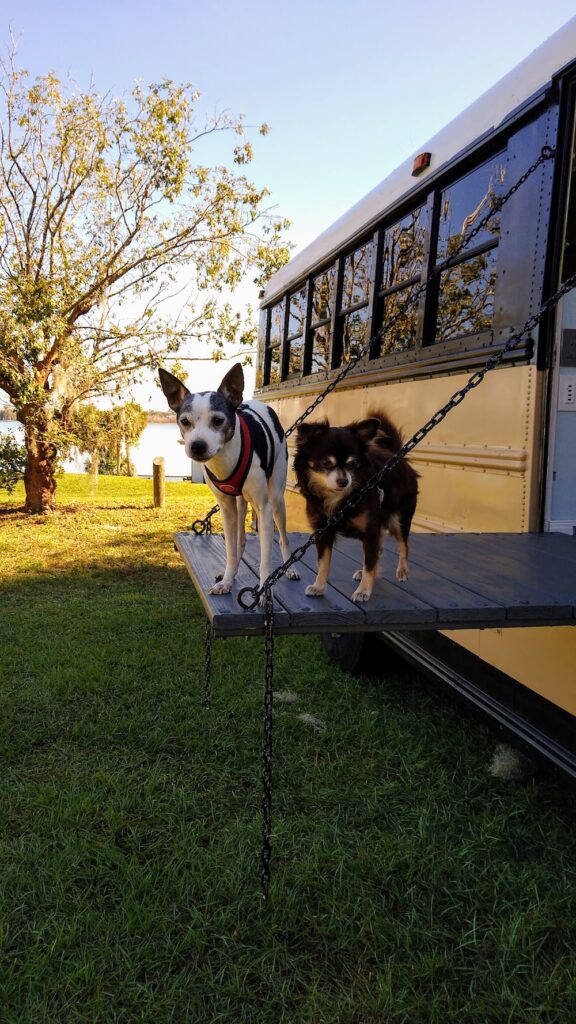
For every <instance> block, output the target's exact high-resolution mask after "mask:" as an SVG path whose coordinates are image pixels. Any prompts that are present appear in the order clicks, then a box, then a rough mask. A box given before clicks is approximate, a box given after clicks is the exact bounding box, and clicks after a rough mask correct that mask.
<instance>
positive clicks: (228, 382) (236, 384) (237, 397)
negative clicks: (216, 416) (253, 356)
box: [218, 363, 244, 408]
mask: <svg viewBox="0 0 576 1024" xmlns="http://www.w3.org/2000/svg"><path fill="white" fill-rule="evenodd" d="M218 391H219V392H220V394H221V395H224V398H227V399H228V401H229V402H230V405H233V406H234V408H236V406H238V405H240V403H241V401H242V399H243V398H244V371H243V370H242V363H234V366H233V367H232V369H231V370H228V373H227V374H226V376H225V377H224V379H223V380H222V381H221V383H220V387H219V388H218Z"/></svg>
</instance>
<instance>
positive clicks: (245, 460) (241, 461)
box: [204, 410, 252, 498]
mask: <svg viewBox="0 0 576 1024" xmlns="http://www.w3.org/2000/svg"><path fill="white" fill-rule="evenodd" d="M236 415H237V417H238V419H239V420H240V455H239V456H238V462H237V463H236V466H235V468H234V470H233V472H232V473H231V474H230V476H227V477H226V479H225V480H218V478H217V477H215V476H214V474H213V473H211V472H210V470H209V469H208V466H204V472H205V473H206V475H207V476H208V477H209V478H210V480H211V481H212V483H213V484H214V487H217V488H218V490H219V491H222V494H229V495H231V496H232V497H233V498H238V497H239V496H240V495H241V494H242V488H243V486H244V481H245V480H246V477H247V476H248V470H249V469H250V463H251V462H252V438H251V436H250V430H249V429H248V424H247V423H246V420H245V419H244V417H243V416H242V415H241V413H239V412H238V410H236Z"/></svg>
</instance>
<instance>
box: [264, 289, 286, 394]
mask: <svg viewBox="0 0 576 1024" xmlns="http://www.w3.org/2000/svg"><path fill="white" fill-rule="evenodd" d="M284 314H285V307H284V300H282V301H281V302H277V303H276V305H275V306H272V309H271V310H270V318H269V321H268V331H267V339H266V355H265V359H264V384H277V383H278V381H279V380H280V362H281V354H282V341H283V338H284V319H285V315H284Z"/></svg>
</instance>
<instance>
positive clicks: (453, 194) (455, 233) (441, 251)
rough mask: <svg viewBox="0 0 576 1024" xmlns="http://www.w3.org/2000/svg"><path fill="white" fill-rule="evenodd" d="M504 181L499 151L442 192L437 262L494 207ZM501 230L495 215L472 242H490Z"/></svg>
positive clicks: (502, 158)
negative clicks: (495, 155)
mask: <svg viewBox="0 0 576 1024" xmlns="http://www.w3.org/2000/svg"><path fill="white" fill-rule="evenodd" d="M505 181H506V165H505V163H504V156H503V154H502V153H500V154H499V155H498V156H497V157H495V158H493V159H492V160H487V161H486V163H484V164H482V165H481V166H480V167H476V168H475V170H473V171H471V172H470V174H467V175H466V176H465V177H464V178H460V180H459V181H457V182H456V183H455V184H454V185H451V186H450V188H447V189H445V190H444V192H442V193H441V195H440V223H439V226H438V247H437V250H436V260H437V262H441V261H442V260H445V259H448V258H449V257H450V256H451V255H452V254H453V252H454V250H455V249H456V248H457V247H458V245H460V242H461V241H462V238H463V237H464V235H466V234H468V232H469V231H471V230H472V228H473V227H475V225H476V224H477V223H478V221H480V220H481V219H482V218H483V217H485V216H486V214H487V213H489V212H490V210H491V209H493V207H494V200H495V199H496V198H498V196H500V195H501V194H502V193H503V192H504V185H505ZM499 233H500V217H499V216H498V215H495V216H494V217H493V218H492V220H491V221H490V223H489V225H488V227H485V228H483V230H482V231H480V232H479V234H478V235H476V237H475V238H474V240H473V242H472V245H474V246H478V245H482V244H484V243H486V242H491V241H493V240H494V239H497V238H498V235H499Z"/></svg>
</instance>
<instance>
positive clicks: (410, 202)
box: [263, 97, 557, 392]
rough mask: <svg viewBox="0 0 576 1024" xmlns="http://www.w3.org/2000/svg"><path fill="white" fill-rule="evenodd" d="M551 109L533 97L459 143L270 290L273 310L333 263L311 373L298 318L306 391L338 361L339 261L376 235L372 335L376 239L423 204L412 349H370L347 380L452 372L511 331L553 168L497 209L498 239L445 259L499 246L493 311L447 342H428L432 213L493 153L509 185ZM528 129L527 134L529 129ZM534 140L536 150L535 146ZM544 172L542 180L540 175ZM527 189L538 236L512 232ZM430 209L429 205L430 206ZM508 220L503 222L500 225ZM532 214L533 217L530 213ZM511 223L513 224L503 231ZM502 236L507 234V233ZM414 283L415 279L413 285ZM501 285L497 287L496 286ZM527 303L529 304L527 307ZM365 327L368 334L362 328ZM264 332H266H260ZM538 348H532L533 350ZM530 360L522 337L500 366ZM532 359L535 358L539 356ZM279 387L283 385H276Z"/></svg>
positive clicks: (539, 260) (435, 280)
mask: <svg viewBox="0 0 576 1024" xmlns="http://www.w3.org/2000/svg"><path fill="white" fill-rule="evenodd" d="M555 107H556V114H555V116H556V117H557V104H554V103H551V102H544V99H543V97H541V101H540V102H539V103H534V104H533V105H531V106H530V108H528V109H527V110H526V111H525V114H524V116H520V117H519V118H518V120H514V121H512V120H507V121H506V124H505V127H503V129H502V131H499V132H497V133H495V134H494V135H493V136H491V137H490V138H489V139H480V140H478V141H477V142H476V143H475V144H473V145H471V146H470V147H468V148H467V149H466V151H465V152H462V153H460V154H456V155H455V156H454V157H452V158H451V159H450V160H449V161H447V162H446V164H445V165H444V166H443V168H441V169H440V170H439V173H438V175H437V176H435V177H434V178H432V179H431V180H429V181H428V182H426V184H425V185H424V183H423V187H422V189H419V190H414V191H413V192H411V193H410V194H408V195H405V196H403V197H399V199H398V202H397V203H396V205H394V206H391V207H390V208H389V209H388V210H387V211H384V212H383V214H381V215H380V217H379V218H378V219H377V220H375V221H374V223H373V224H372V225H371V226H370V227H369V229H368V231H366V230H364V232H362V233H361V234H359V235H358V236H357V237H356V238H353V239H351V240H350V241H349V242H348V244H347V246H346V247H345V248H343V249H342V250H340V251H339V252H336V253H334V254H332V256H331V257H329V258H327V259H325V260H323V261H322V262H320V261H319V262H318V264H317V265H316V266H314V267H313V268H311V269H310V270H309V271H308V273H307V275H306V277H305V278H304V279H303V280H302V279H301V280H300V281H298V282H296V283H295V284H294V285H292V287H291V288H290V289H289V290H287V291H285V292H284V293H283V294H282V295H278V296H276V298H275V300H274V301H273V302H272V303H271V305H270V307H267V309H271V308H273V307H274V306H275V305H276V304H277V303H278V302H280V301H282V300H284V301H285V300H286V298H287V295H289V294H290V293H292V292H294V291H297V290H299V289H300V288H302V287H304V286H305V285H307V286H308V295H309V300H310V296H311V292H312V289H311V287H310V284H311V282H313V280H314V279H315V278H316V277H318V275H320V274H321V273H323V272H325V271H326V270H328V269H329V268H330V267H335V270H336V289H335V298H334V308H333V315H332V322H331V341H330V353H329V356H330V359H329V366H328V368H327V369H326V370H325V371H322V370H316V371H312V369H311V366H310V361H311V355H312V353H311V344H312V336H313V328H315V327H317V326H318V325H317V324H311V320H310V306H309V307H308V309H307V317H306V324H305V339H304V356H303V366H302V373H301V374H300V375H298V378H297V379H299V383H300V385H302V386H303V387H304V388H305V389H308V390H314V389H315V387H316V386H317V384H318V382H319V381H320V380H326V381H328V380H330V379H331V378H333V377H334V376H335V375H336V373H337V372H338V371H339V369H340V368H341V366H342V363H341V362H340V354H341V337H339V330H340V329H341V326H342V324H343V318H342V315H341V314H343V313H348V312H350V311H351V310H348V309H347V310H345V311H344V310H340V309H339V306H340V302H341V289H342V275H343V264H344V260H345V258H346V256H348V255H349V254H350V253H351V252H354V251H355V250H356V249H358V248H360V247H361V246H362V245H363V244H365V243H366V242H367V241H370V239H372V240H373V241H374V240H376V250H375V253H374V254H373V259H372V271H373V273H372V281H371V298H370V301H369V303H368V306H369V310H370V317H369V327H368V331H367V336H368V337H371V336H372V333H373V329H374V324H375V323H377V304H378V301H379V300H380V295H379V294H378V293H377V290H376V287H375V280H379V278H378V277H377V274H378V273H379V268H380V260H381V246H382V244H383V237H384V232H385V231H386V229H387V228H388V227H390V226H392V225H393V224H394V223H396V222H397V221H398V220H401V219H402V218H403V217H404V216H406V215H407V214H408V213H410V211H411V210H415V209H417V208H418V207H421V206H424V205H426V204H428V205H429V206H430V205H431V207H432V216H431V217H430V219H429V223H428V232H427V234H428V237H427V240H426V246H425V252H424V259H423V272H422V281H423V280H424V279H425V280H426V282H427V286H426V289H425V291H424V293H423V294H422V295H421V296H420V299H419V305H418V318H419V337H418V342H417V345H416V346H415V348H412V349H406V350H404V351H399V352H394V353H387V354H385V355H379V354H377V353H376V352H370V353H369V354H368V358H365V359H363V360H362V361H361V363H360V364H359V365H358V366H357V367H354V368H353V370H352V372H351V378H350V386H355V387H358V386H359V378H362V377H366V376H368V377H369V378H370V379H374V380H381V381H394V380H398V381H400V380H404V379H416V378H419V377H421V376H425V377H429V376H438V375H439V376H442V375H445V374H446V373H453V372H459V371H462V370H464V369H469V368H471V367H473V366H476V365H478V364H479V363H480V362H481V361H482V360H483V359H484V358H485V357H486V356H487V355H488V354H489V352H490V351H493V350H496V349H498V347H499V341H500V340H501V339H502V340H503V339H505V338H506V337H508V336H509V333H510V330H511V329H513V328H514V326H519V325H520V323H521V320H520V319H518V314H519V308H518V307H519V303H520V305H521V307H522V309H524V305H526V308H528V305H529V303H528V297H527V295H526V291H527V288H528V286H527V285H526V284H525V283H524V282H526V281H527V278H528V277H530V278H531V279H533V281H536V279H540V278H541V276H542V274H543V273H544V266H545V259H546V257H545V253H546V251H547V246H548V244H549V243H548V242H547V241H546V240H545V239H546V237H548V236H547V235H546V232H548V231H551V230H552V227H551V220H550V217H551V214H550V210H546V209H545V207H546V198H545V195H544V191H543V185H542V182H543V181H548V180H549V178H550V176H551V175H552V174H553V173H554V167H553V166H548V165H545V166H544V168H543V172H542V173H543V175H544V177H543V178H542V179H538V180H537V181H535V180H534V179H533V182H532V186H530V184H529V185H528V186H524V189H523V190H519V192H518V194H517V195H516V196H515V197H514V199H513V200H512V202H511V203H509V204H507V206H506V207H504V208H503V214H502V220H501V223H500V231H499V236H498V240H497V242H496V243H494V241H493V240H490V241H488V242H487V243H484V244H483V245H482V246H479V247H475V249H470V252H468V251H466V253H465V254H463V255H462V257H456V258H454V257H453V258H452V262H453V263H454V265H456V263H458V262H466V260H468V259H470V258H473V257H474V255H477V254H478V252H482V251H486V250H489V249H492V248H498V270H497V276H496V283H495V292H494V309H493V315H492V324H491V328H490V329H484V330H480V331H478V332H475V333H468V334H463V335H459V336H458V337H455V338H450V339H449V340H446V341H435V340H434V341H429V338H430V337H431V331H430V326H431V324H433V325H434V327H435V324H436V315H437V306H436V301H435V296H436V295H437V294H438V287H439V281H440V272H441V271H444V270H446V269H447V268H448V265H449V263H450V262H451V261H450V260H444V261H443V262H442V263H441V264H438V265H437V266H435V263H434V260H435V255H436V252H435V250H436V243H437V237H438V225H437V217H438V216H439V203H440V196H441V194H442V192H443V191H445V190H446V189H448V188H450V187H451V186H452V185H454V184H456V183H457V182H458V181H459V180H460V179H461V178H464V177H466V175H468V174H469V173H470V172H471V171H473V170H474V169H475V168H476V167H479V166H481V165H482V164H483V163H485V162H487V161H489V160H491V159H494V158H497V157H498V156H499V155H500V156H501V157H502V158H503V159H504V160H505V161H506V164H507V167H508V169H509V170H510V169H511V171H512V173H510V175H509V179H508V180H507V185H509V184H511V183H512V181H513V179H514V173H513V172H514V171H515V170H516V169H518V171H519V170H520V169H523V168H524V167H525V166H527V165H528V164H529V163H530V162H532V160H534V159H535V158H536V156H537V155H538V153H539V151H540V148H541V146H542V145H543V144H545V143H549V142H550V135H549V132H550V130H554V129H553V127H552V128H551V124H550V121H549V119H550V116H551V112H552V114H553V116H552V121H554V113H553V112H554V108H555ZM531 133H532V135H531ZM536 144H537V149H535V145H536ZM547 166H548V170H546V168H547ZM546 174H548V178H546ZM530 188H532V189H533V190H536V193H537V194H540V199H539V200H538V199H537V200H536V201H538V202H539V203H540V205H539V207H538V217H539V218H540V217H541V216H544V217H545V218H546V225H547V227H546V232H544V233H543V232H542V228H541V227H540V228H538V231H539V232H540V240H536V241H535V239H534V238H533V237H532V235H533V234H534V231H532V235H531V234H530V232H529V231H527V230H526V228H525V227H524V228H523V230H522V231H520V233H519V234H518V227H519V214H520V220H522V218H524V219H525V217H526V211H527V210H528V209H529V208H530V209H534V206H533V205H532V207H529V204H528V199H527V196H526V191H527V190H528V191H530ZM533 203H534V195H533V196H532V204H533ZM429 213H430V211H429ZM508 218H509V219H510V224H508V223H507V221H508ZM532 219H533V218H532ZM511 227H512V230H511V229H510V228H511ZM505 236H510V237H509V238H507V237H505ZM525 236H527V237H525ZM511 245H512V246H514V247H515V248H516V251H517V250H518V247H519V246H520V247H522V246H524V249H525V252H526V256H525V258H524V259H520V260H519V261H517V263H518V265H517V266H516V265H514V267H513V269H514V274H515V275H516V276H517V275H518V273H521V274H522V275H523V285H522V287H521V288H520V290H519V292H518V298H515V301H514V302H513V303H512V304H511V305H510V304H509V299H510V295H509V291H510V281H509V280H508V281H507V282H505V283H503V282H502V275H501V264H500V260H501V259H502V255H501V254H502V253H503V251H504V249H505V250H506V258H505V260H504V263H503V264H502V266H503V267H504V269H505V270H506V275H507V276H508V275H509V274H510V271H511V265H510V264H509V262H508V261H509V260H510V259H511V258H512V259H514V258H515V254H512V256H511V255H510V246H511ZM416 286H417V285H416ZM502 288H503V293H502V291H501V289H502ZM530 288H531V293H532V295H533V294H534V285H533V284H531V285H530ZM530 301H532V300H531V299H530ZM363 306H364V304H363V303H362V304H359V307H358V308H360V307H363ZM530 308H531V306H530ZM368 332H369V333H368ZM267 337H268V335H267ZM377 345H378V342H376V343H375V345H374V348H375V349H376V347H377ZM538 351H539V348H538ZM536 358H537V351H535V346H534V343H533V340H532V339H530V338H528V339H526V341H525V342H524V343H522V344H521V345H519V346H518V348H517V349H516V350H515V351H514V352H513V353H510V354H509V356H507V357H506V360H505V362H506V364H508V363H515V364H516V363H526V362H531V361H535V360H536ZM538 358H539V357H538ZM295 377H296V375H294V376H292V377H291V378H289V379H287V380H284V381H280V382H279V385H263V386H264V387H270V390H272V389H273V388H277V387H279V390H280V392H282V391H283V390H285V389H288V387H289V386H290V385H291V386H292V387H293V386H294V383H295ZM353 381H354V383H353ZM283 384H284V385H285V386H286V388H283V387H282V385H283Z"/></svg>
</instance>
